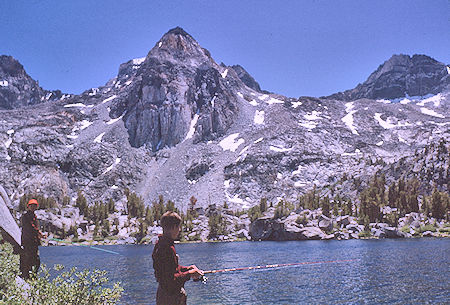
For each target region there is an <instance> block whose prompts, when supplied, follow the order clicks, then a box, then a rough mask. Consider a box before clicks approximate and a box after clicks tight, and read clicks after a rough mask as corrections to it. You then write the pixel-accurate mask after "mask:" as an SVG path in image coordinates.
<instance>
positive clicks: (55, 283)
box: [0, 244, 123, 305]
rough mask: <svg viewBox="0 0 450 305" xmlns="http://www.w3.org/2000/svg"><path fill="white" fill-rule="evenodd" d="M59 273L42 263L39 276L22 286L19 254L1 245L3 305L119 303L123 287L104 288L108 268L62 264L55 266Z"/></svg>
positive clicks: (8, 246) (7, 245) (0, 286)
mask: <svg viewBox="0 0 450 305" xmlns="http://www.w3.org/2000/svg"><path fill="white" fill-rule="evenodd" d="M54 269H55V273H57V274H56V276H54V277H52V278H53V279H51V278H50V274H49V270H48V269H47V268H46V267H45V266H42V269H41V272H40V273H39V276H37V277H36V276H32V277H31V279H30V280H27V282H26V283H25V284H24V286H28V287H27V288H23V287H21V284H19V283H18V282H17V281H16V279H17V277H18V276H19V257H18V255H15V254H13V251H12V247H11V246H10V245H9V244H0V304H1V305H6V304H7V305H16V304H17V305H19V304H30V305H38V304H39V305H41V304H42V305H47V304H52V305H53V304H84V305H87V304H116V303H117V302H118V301H119V299H120V296H121V294H122V291H123V288H122V287H120V284H119V283H115V284H114V285H113V287H112V288H105V287H104V285H105V284H107V282H108V279H107V278H106V276H105V274H106V272H105V271H99V270H94V271H92V272H91V271H89V270H83V271H77V269H76V268H72V269H71V270H70V271H63V270H64V267H63V266H60V265H59V266H55V267H54Z"/></svg>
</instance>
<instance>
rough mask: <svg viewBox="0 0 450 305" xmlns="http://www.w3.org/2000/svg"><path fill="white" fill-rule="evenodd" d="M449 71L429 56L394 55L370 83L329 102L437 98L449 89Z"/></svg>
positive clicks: (332, 96) (373, 76) (340, 94)
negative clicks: (416, 97) (412, 97)
mask: <svg viewBox="0 0 450 305" xmlns="http://www.w3.org/2000/svg"><path fill="white" fill-rule="evenodd" d="M449 74H450V73H449V68H448V67H447V66H446V65H445V64H443V63H440V62H438V61H436V60H435V59H433V58H431V57H429V56H426V55H413V56H409V55H403V54H401V55H393V56H392V57H391V58H390V59H389V60H387V61H386V62H384V63H383V64H382V65H380V66H379V67H378V69H377V70H376V71H375V72H373V73H372V74H370V76H369V77H368V78H367V80H366V81H365V82H364V83H362V84H359V85H358V86H356V88H354V89H351V90H346V91H344V92H339V93H335V94H332V95H330V96H328V97H327V98H331V99H339V100H356V99H361V98H369V99H395V98H401V97H406V96H425V95H427V94H437V93H439V92H441V91H442V90H444V89H445V88H449V86H450V75H449Z"/></svg>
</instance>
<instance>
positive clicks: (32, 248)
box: [20, 199, 44, 279]
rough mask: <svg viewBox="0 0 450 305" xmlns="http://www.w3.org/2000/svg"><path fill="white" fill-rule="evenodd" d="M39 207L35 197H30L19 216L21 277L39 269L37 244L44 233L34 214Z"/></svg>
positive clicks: (28, 275)
mask: <svg viewBox="0 0 450 305" xmlns="http://www.w3.org/2000/svg"><path fill="white" fill-rule="evenodd" d="M38 208H39V203H38V202H37V200H36V199H30V201H28V204H27V212H26V213H25V214H23V216H22V218H21V220H20V221H21V223H22V248H23V251H22V253H21V254H20V272H21V274H22V275H21V276H22V278H23V279H28V278H29V277H30V271H33V272H36V273H37V271H38V270H39V267H40V265H41V260H40V258H39V245H40V244H41V238H44V235H43V234H42V232H41V231H40V230H39V221H38V219H37V217H36V214H34V211H36V210H37V209H38Z"/></svg>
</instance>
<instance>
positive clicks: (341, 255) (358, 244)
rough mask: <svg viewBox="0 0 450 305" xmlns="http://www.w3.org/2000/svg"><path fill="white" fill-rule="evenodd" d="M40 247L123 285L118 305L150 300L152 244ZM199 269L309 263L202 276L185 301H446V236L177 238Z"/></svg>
mask: <svg viewBox="0 0 450 305" xmlns="http://www.w3.org/2000/svg"><path fill="white" fill-rule="evenodd" d="M97 247H98V248H102V249H106V250H109V251H114V252H117V253H119V254H112V253H108V252H104V251H98V250H94V249H90V248H87V247H77V246H67V247H41V248H40V255H41V262H42V263H43V264H45V265H47V267H52V266H53V265H55V264H62V265H64V266H65V267H66V268H67V269H68V268H71V267H77V268H78V269H79V270H80V269H84V268H87V269H90V270H93V269H100V270H106V271H107V272H108V278H109V279H110V284H111V285H112V283H113V282H118V281H119V282H121V283H122V287H123V288H124V293H123V296H122V298H121V300H120V304H155V296H156V289H157V282H156V280H155V277H154V274H153V266H152V258H151V254H152V250H153V245H116V246H97ZM175 247H176V249H177V253H178V254H179V256H180V264H181V265H191V264H195V265H197V267H199V268H200V269H203V270H214V269H225V268H236V267H249V266H258V265H271V264H291V263H311V264H301V265H295V266H284V267H278V268H268V269H257V270H243V271H235V272H223V273H215V274H209V275H208V276H207V278H208V280H207V281H206V283H202V282H193V281H192V280H191V281H188V282H187V283H186V284H185V289H186V292H187V295H188V304H264V305H266V304H383V303H384V304H449V303H450V239H445V238H417V239H401V240H399V239H397V240H393V239H380V240H346V241H338V240H330V241H290V242H268V241H265V242H228V243H192V244H176V246H175Z"/></svg>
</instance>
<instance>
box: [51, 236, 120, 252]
mask: <svg viewBox="0 0 450 305" xmlns="http://www.w3.org/2000/svg"><path fill="white" fill-rule="evenodd" d="M49 239H51V240H54V241H57V242H62V243H66V244H72V245H75V246H82V247H87V248H91V249H93V250H98V251H103V252H106V253H111V254H118V255H119V254H120V253H118V252H114V251H111V250H106V249H102V248H98V247H94V246H89V245H83V244H80V243H75V242H72V241H65V240H62V239H58V238H49Z"/></svg>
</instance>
